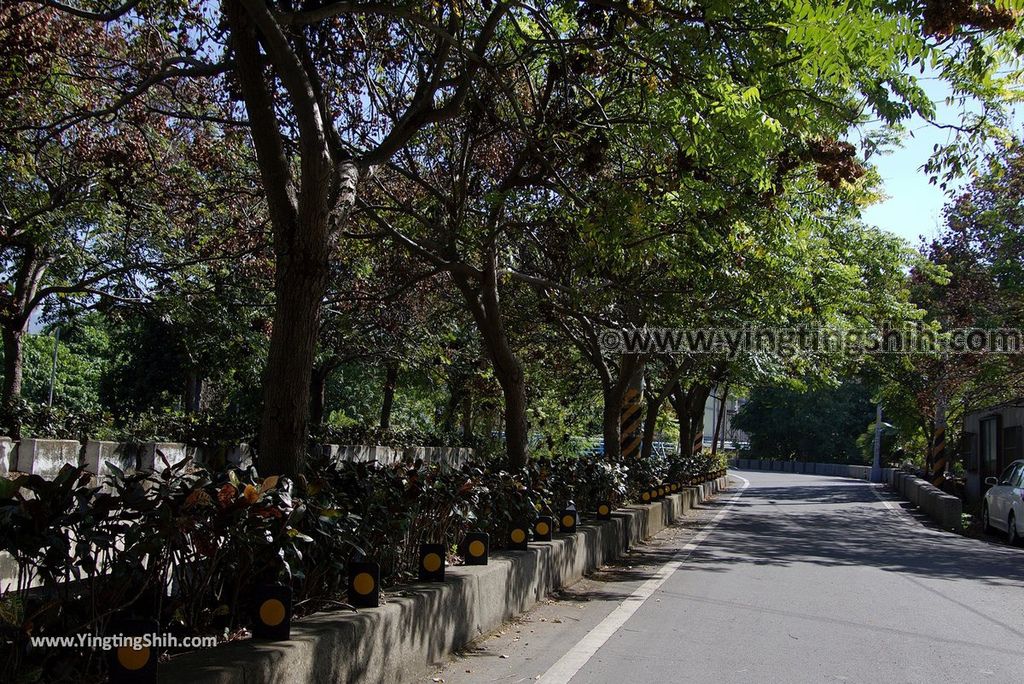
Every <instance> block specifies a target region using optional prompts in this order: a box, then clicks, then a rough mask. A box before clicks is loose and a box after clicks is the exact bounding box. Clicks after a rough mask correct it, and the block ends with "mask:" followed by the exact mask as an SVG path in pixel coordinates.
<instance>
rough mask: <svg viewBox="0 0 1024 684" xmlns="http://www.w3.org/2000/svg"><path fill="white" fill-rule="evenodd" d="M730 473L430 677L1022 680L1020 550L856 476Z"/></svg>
mask: <svg viewBox="0 0 1024 684" xmlns="http://www.w3.org/2000/svg"><path fill="white" fill-rule="evenodd" d="M732 474H733V475H734V479H735V480H736V483H737V486H735V487H734V488H733V490H732V491H731V492H727V493H725V494H723V495H721V496H720V497H719V498H718V500H717V501H714V502H712V503H710V504H709V505H706V506H704V507H703V508H702V509H700V510H698V511H696V512H695V514H694V515H693V516H692V517H689V518H687V520H686V521H684V523H683V524H682V525H680V526H678V527H674V528H672V529H670V530H668V531H667V532H666V533H663V534H662V535H659V537H658V538H656V539H655V540H653V541H652V543H651V544H650V545H648V546H645V547H642V548H640V549H639V550H638V551H637V552H636V553H634V554H631V555H630V556H628V557H627V558H625V559H624V560H623V561H622V562H621V563H620V564H618V565H616V566H613V567H611V568H608V569H606V570H605V571H604V572H602V573H598V574H597V575H595V576H594V577H593V578H590V579H587V580H584V581H583V582H581V583H579V584H578V585H575V586H574V587H571V588H570V589H568V590H567V591H566V592H563V593H562V594H560V595H558V596H556V597H553V599H552V600H551V601H550V602H548V603H547V604H544V605H541V606H539V607H538V608H536V609H535V610H533V611H531V612H530V613H528V614H526V615H525V616H523V617H522V618H521V619H520V620H518V621H517V622H516V623H514V624H511V625H509V626H507V627H506V628H505V629H504V630H502V631H501V632H500V633H498V634H495V635H492V636H491V637H490V638H487V639H482V640H481V641H480V642H479V643H478V644H476V645H475V646H474V647H473V648H472V649H470V650H469V651H467V653H465V654H463V655H462V656H461V657H459V658H457V659H455V660H453V661H452V662H451V663H449V664H447V665H446V666H445V667H444V668H442V669H440V670H439V671H438V672H435V673H433V674H432V675H431V676H430V677H428V679H427V681H434V682H441V681H443V682H448V683H455V682H525V681H541V682H545V683H551V684H555V683H559V682H569V681H571V682H573V684H600V683H603V682H607V683H609V684H612V683H614V684H623V683H624V682H630V683H635V682H683V681H694V682H822V681H844V682H928V683H929V684H931V683H934V682H973V681H992V682H1019V681H1021V679H1022V677H1024V549H1018V548H1010V547H1007V546H1005V545H1002V544H1000V543H998V542H997V541H996V542H993V541H984V540H976V539H968V538H964V537H961V536H958V535H954V534H951V533H947V532H942V531H940V530H937V529H934V528H932V527H931V526H929V525H928V524H927V522H926V521H924V520H923V518H921V517H919V516H917V515H914V514H913V513H912V512H907V511H906V510H904V506H902V505H901V504H900V502H899V500H898V499H897V498H896V497H895V496H893V495H892V494H888V493H885V492H884V491H883V490H881V489H880V488H879V487H878V486H875V485H869V484H867V483H864V482H858V481H854V480H846V479H840V478H827V477H816V476H811V475H795V474H783V473H762V472H749V471H734V472H733V473H732ZM736 476H739V477H742V478H745V479H746V480H748V481H749V486H748V487H747V488H746V489H745V490H742V491H740V485H741V484H742V483H740V481H739V480H738V479H737V477H736ZM883 499H884V500H883Z"/></svg>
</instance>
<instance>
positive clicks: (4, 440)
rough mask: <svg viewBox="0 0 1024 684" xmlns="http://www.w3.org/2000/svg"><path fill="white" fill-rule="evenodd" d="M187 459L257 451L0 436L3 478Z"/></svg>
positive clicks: (414, 455) (354, 449) (391, 451)
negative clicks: (10, 474) (17, 439)
mask: <svg viewBox="0 0 1024 684" xmlns="http://www.w3.org/2000/svg"><path fill="white" fill-rule="evenodd" d="M320 448H321V449H322V450H325V451H326V452H327V453H328V455H329V456H330V457H331V458H333V459H335V460H339V461H343V460H344V461H362V462H370V461H377V462H379V463H383V464H390V463H396V462H398V461H403V460H404V461H407V462H410V463H411V462H414V461H416V460H417V459H422V460H423V461H424V462H425V463H444V464H446V465H449V466H452V467H460V466H461V465H462V464H463V463H465V462H466V461H468V460H470V459H471V458H472V457H473V450H472V449H462V448H454V447H406V448H393V447H385V446H340V445H337V444H323V445H321V446H320ZM188 457H191V458H193V459H194V460H195V461H196V462H197V463H200V464H203V465H205V466H207V467H210V468H214V469H220V468H223V467H225V466H228V465H231V466H235V467H238V468H248V467H249V466H251V465H252V449H251V448H250V447H249V445H248V444H235V445H230V446H223V447H213V448H209V449H203V448H200V447H194V446H189V445H186V444H180V443H177V442H146V443H143V444H128V443H125V442H106V441H99V440H89V441H87V442H86V443H85V445H84V446H83V445H82V444H81V443H80V442H77V441H74V440H63V439H23V440H21V442H14V441H12V440H11V439H10V438H9V437H0V475H5V474H7V473H8V472H20V473H30V474H36V475H41V476H43V477H46V478H53V477H54V476H56V475H57V473H59V472H60V469H61V467H62V466H63V465H64V464H65V463H69V464H71V465H74V466H78V465H84V466H85V468H86V470H87V471H88V472H90V473H93V474H95V475H97V476H99V477H101V478H102V477H103V476H105V475H107V474H108V472H109V470H108V468H107V467H106V464H107V462H111V463H113V464H114V465H116V466H117V467H118V468H120V469H121V470H123V471H124V472H134V471H136V470H157V471H160V470H163V469H164V468H165V467H166V464H165V461H166V463H167V464H170V465H172V466H173V465H175V464H177V463H180V462H182V461H183V460H185V459H186V458H188Z"/></svg>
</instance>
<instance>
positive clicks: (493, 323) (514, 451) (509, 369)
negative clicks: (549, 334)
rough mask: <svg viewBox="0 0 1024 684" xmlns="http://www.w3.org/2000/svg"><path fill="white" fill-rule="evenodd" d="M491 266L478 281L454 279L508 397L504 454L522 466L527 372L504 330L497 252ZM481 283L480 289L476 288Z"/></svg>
mask: <svg viewBox="0 0 1024 684" xmlns="http://www.w3.org/2000/svg"><path fill="white" fill-rule="evenodd" d="M488 262H489V265H488V267H487V269H486V270H485V271H483V272H482V273H480V274H479V280H477V279H476V278H473V279H472V280H470V278H469V277H467V276H465V275H463V274H461V273H453V274H452V276H453V279H454V280H455V283H456V285H457V286H458V288H459V291H460V292H461V293H462V296H463V298H464V299H465V301H466V304H467V306H468V307H469V310H470V312H471V313H472V314H473V320H474V322H475V323H476V326H477V330H479V331H480V335H481V336H482V337H483V342H484V349H486V350H487V355H488V357H489V358H490V360H491V366H492V367H493V369H494V377H495V378H497V380H498V384H499V385H500V386H501V393H502V396H503V398H504V400H505V411H504V416H505V454H506V456H507V457H508V462H509V466H510V467H513V468H521V467H523V466H525V465H526V463H527V460H528V459H529V449H528V430H529V426H528V423H527V420H526V374H525V372H524V371H523V364H522V363H521V362H520V360H519V357H518V356H517V355H516V353H515V351H514V350H513V349H512V346H511V344H510V343H509V340H508V336H507V335H506V333H505V325H504V320H503V313H502V310H501V305H500V302H499V299H498V275H497V267H496V261H495V255H494V254H493V253H492V254H490V255H489V259H488ZM477 283H479V289H477V287H475V286H476V285H477Z"/></svg>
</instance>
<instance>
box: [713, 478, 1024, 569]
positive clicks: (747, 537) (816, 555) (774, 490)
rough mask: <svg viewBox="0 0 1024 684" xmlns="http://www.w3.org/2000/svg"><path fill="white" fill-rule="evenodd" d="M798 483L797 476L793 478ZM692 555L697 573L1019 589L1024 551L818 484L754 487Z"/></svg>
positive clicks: (864, 491) (868, 495) (853, 485)
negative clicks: (831, 571) (799, 571)
mask: <svg viewBox="0 0 1024 684" xmlns="http://www.w3.org/2000/svg"><path fill="white" fill-rule="evenodd" d="M798 477H799V476H798ZM737 509H738V510H736V511H735V512H734V513H733V514H732V515H730V516H728V517H727V518H725V519H724V520H722V522H721V523H720V524H719V526H718V528H717V529H716V530H715V532H714V534H712V535H711V536H710V537H709V538H708V540H707V541H705V543H704V545H703V546H702V547H701V549H700V550H698V553H697V554H696V555H695V560H696V562H699V563H700V565H701V569H702V570H705V571H707V570H715V569H719V570H725V569H727V568H728V567H729V566H733V565H736V564H741V563H754V564H759V565H780V566H785V565H789V564H793V563H814V564H817V565H823V566H845V565H861V566H873V567H877V568H881V569H883V570H888V571H894V572H910V573H914V574H917V575H919V576H923V577H937V578H945V579H974V580H980V581H984V582H987V583H990V584H994V585H1000V584H1001V585H1013V584H1019V583H1024V551H1022V550H1021V549H1016V548H1012V547H1006V546H1003V547H1000V546H997V545H992V544H987V543H985V542H982V541H979V540H975V539H970V538H966V537H961V536H958V535H955V534H951V533H944V532H940V531H937V530H934V529H929V528H928V527H925V526H922V525H920V524H919V523H918V522H917V521H913V522H911V523H910V524H908V522H907V521H906V520H905V519H902V518H901V517H900V516H899V515H898V514H897V513H895V512H894V511H891V510H889V509H887V508H885V507H884V506H883V504H882V503H881V502H880V501H879V500H878V499H877V498H876V497H875V495H874V493H873V492H872V491H871V487H870V485H867V484H866V483H861V482H856V481H850V480H846V481H843V480H817V481H816V482H814V483H813V484H812V483H810V482H809V483H807V484H799V485H795V486H752V487H750V488H749V489H747V490H746V492H745V493H744V494H743V496H742V498H741V499H740V501H739V502H737Z"/></svg>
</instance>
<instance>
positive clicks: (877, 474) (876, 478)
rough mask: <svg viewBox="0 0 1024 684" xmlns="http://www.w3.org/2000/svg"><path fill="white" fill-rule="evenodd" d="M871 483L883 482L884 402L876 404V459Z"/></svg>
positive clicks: (872, 465)
mask: <svg viewBox="0 0 1024 684" xmlns="http://www.w3.org/2000/svg"><path fill="white" fill-rule="evenodd" d="M871 481H872V482H881V481H882V402H878V403H877V404H875V458H874V461H873V462H872V464H871Z"/></svg>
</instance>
